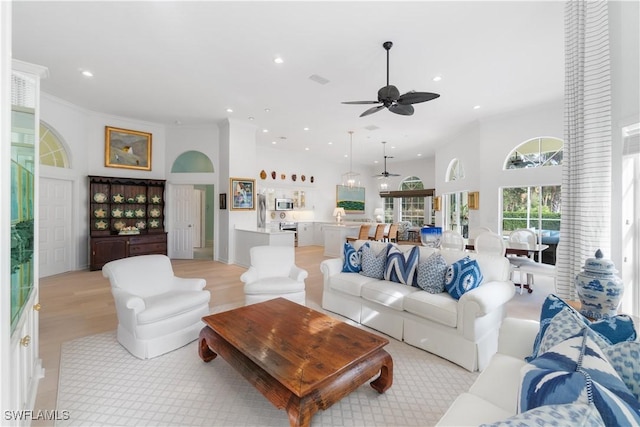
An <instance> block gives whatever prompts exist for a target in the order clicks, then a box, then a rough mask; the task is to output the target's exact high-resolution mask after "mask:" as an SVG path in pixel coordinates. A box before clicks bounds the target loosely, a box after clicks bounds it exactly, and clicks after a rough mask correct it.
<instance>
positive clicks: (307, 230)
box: [298, 222, 315, 246]
mask: <svg viewBox="0 0 640 427" xmlns="http://www.w3.org/2000/svg"><path fill="white" fill-rule="evenodd" d="M313 244H315V243H314V226H313V223H312V222H299V223H298V246H311V245H313Z"/></svg>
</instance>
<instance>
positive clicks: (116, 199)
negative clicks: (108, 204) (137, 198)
mask: <svg viewBox="0 0 640 427" xmlns="http://www.w3.org/2000/svg"><path fill="white" fill-rule="evenodd" d="M111 199H112V200H113V203H124V196H123V195H122V194H114V195H113V197H112V198H111Z"/></svg>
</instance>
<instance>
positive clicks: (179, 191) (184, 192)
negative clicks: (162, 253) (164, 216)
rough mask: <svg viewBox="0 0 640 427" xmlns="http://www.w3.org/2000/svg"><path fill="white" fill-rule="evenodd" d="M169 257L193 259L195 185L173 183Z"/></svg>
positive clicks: (171, 187)
mask: <svg viewBox="0 0 640 427" xmlns="http://www.w3.org/2000/svg"><path fill="white" fill-rule="evenodd" d="M170 189H171V200H170V203H169V204H170V212H171V228H170V232H169V242H170V247H169V257H171V258H176V259H193V224H194V217H195V216H194V213H193V210H194V202H193V199H194V191H193V185H171V186H170Z"/></svg>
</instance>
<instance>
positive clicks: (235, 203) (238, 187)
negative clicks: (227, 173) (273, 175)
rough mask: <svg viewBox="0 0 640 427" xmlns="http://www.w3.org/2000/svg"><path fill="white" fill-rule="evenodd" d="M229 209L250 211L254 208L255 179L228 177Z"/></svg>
mask: <svg viewBox="0 0 640 427" xmlns="http://www.w3.org/2000/svg"><path fill="white" fill-rule="evenodd" d="M229 192H230V193H231V198H230V200H231V210H232V211H235V210H245V211H252V210H255V209H256V180H255V179H251V178H229Z"/></svg>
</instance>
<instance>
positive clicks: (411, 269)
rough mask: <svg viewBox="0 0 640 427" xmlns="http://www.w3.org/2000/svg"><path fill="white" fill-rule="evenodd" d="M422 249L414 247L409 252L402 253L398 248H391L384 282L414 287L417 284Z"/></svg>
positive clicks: (388, 252) (385, 268) (388, 253)
mask: <svg viewBox="0 0 640 427" xmlns="http://www.w3.org/2000/svg"><path fill="white" fill-rule="evenodd" d="M419 262H420V248H418V246H414V247H413V248H411V250H410V251H409V252H406V253H405V252H402V251H401V250H400V249H399V248H398V247H397V246H393V245H391V246H389V250H388V251H387V264H386V265H385V267H384V280H390V281H392V282H397V283H402V284H404V285H409V286H412V285H414V284H416V283H417V281H416V277H417V273H418V263H419Z"/></svg>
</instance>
